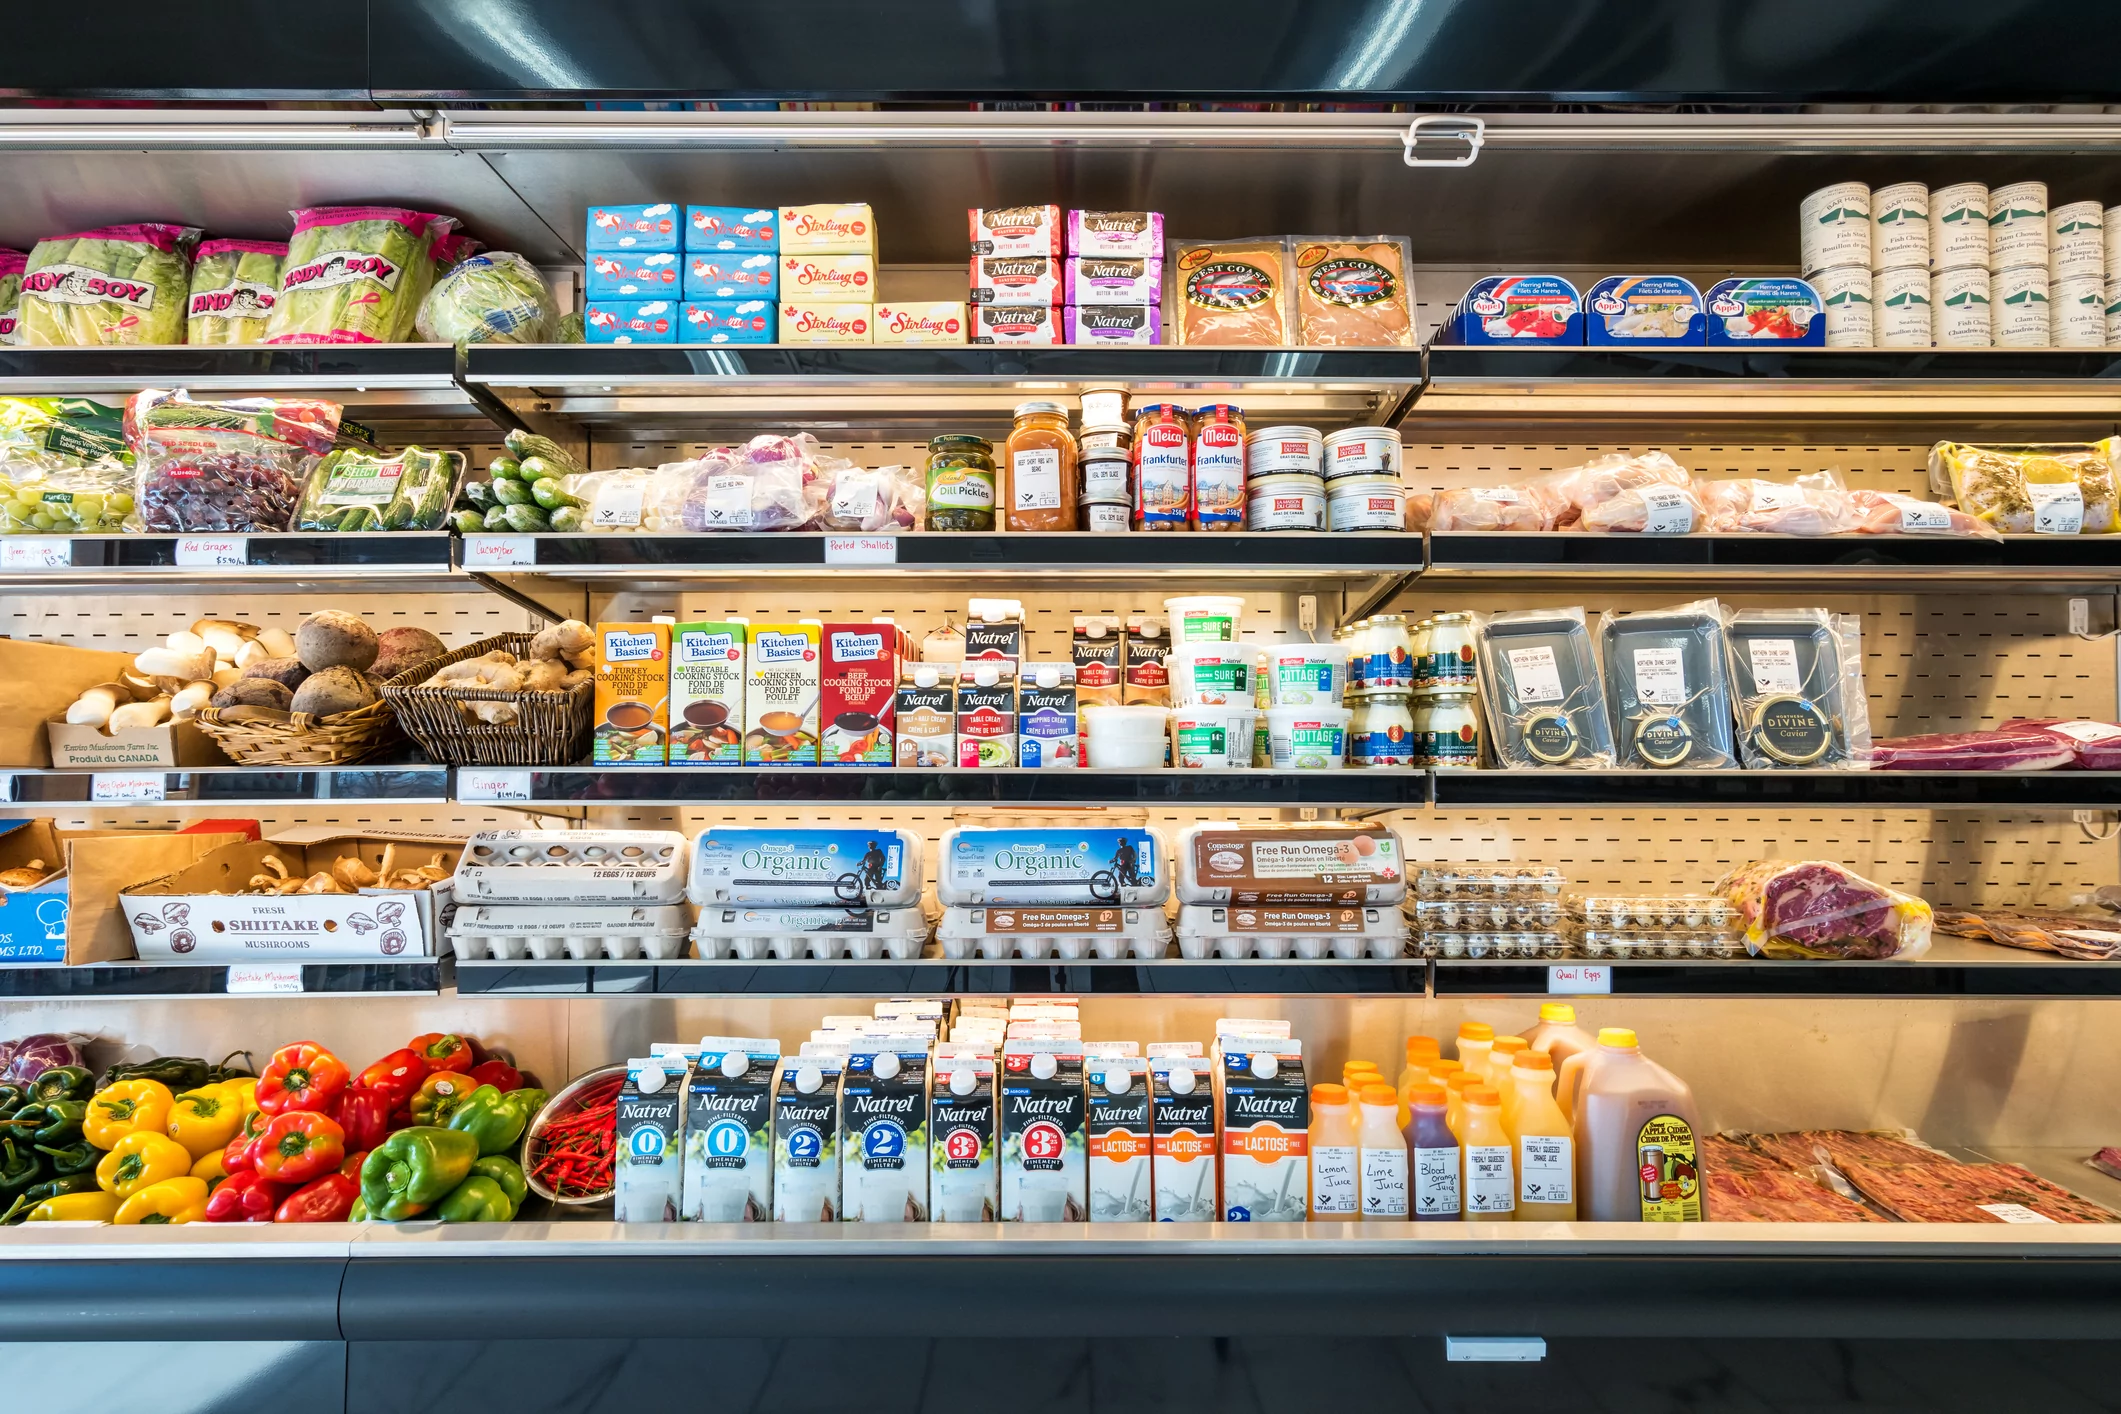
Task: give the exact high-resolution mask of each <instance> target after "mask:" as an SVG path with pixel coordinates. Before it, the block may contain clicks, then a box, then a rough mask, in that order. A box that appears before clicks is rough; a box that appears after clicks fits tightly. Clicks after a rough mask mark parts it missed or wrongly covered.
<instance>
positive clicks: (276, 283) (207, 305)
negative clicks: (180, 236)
mask: <svg viewBox="0 0 2121 1414" xmlns="http://www.w3.org/2000/svg"><path fill="white" fill-rule="evenodd" d="M286 259H287V246H286V244H285V243H284V242H279V241H223V240H217V241H207V242H205V243H203V244H202V245H200V247H199V253H198V254H197V256H195V257H194V258H193V260H192V267H191V299H190V301H189V302H188V304H187V305H186V307H185V324H184V342H185V343H187V344H262V343H264V342H265V326H266V324H267V322H268V321H269V320H271V318H272V311H273V306H274V305H276V304H278V303H279V302H280V266H281V264H282V262H284V261H285V260H286Z"/></svg>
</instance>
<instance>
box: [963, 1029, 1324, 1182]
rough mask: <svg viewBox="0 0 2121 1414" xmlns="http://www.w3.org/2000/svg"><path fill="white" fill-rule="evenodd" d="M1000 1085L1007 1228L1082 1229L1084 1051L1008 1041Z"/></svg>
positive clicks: (1062, 1044) (1076, 1045)
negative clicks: (1043, 1225) (1070, 1225)
mask: <svg viewBox="0 0 2121 1414" xmlns="http://www.w3.org/2000/svg"><path fill="white" fill-rule="evenodd" d="M1001 1083H1002V1114H1001V1154H1002V1164H1001V1180H1002V1181H1001V1193H1002V1212H1001V1217H1002V1221H1003V1222H1005V1223H1058V1222H1069V1223H1079V1222H1081V1221H1083V1219H1084V1216H1085V1214H1086V1213H1087V1212H1088V1209H1089V1192H1088V1173H1087V1169H1086V1166H1085V1147H1084V1146H1085V1139H1084V1135H1083V1119H1084V1105H1085V1097H1084V1093H1083V1043H1082V1042H1080V1041H1071V1040H1066V1039H1062V1038H1059V1037H1053V1038H1039V1039H1019V1040H1010V1041H1008V1042H1006V1043H1005V1045H1004V1048H1003V1051H1002V1082H1001ZM1300 1201H1301V1200H1299V1202H1300Z"/></svg>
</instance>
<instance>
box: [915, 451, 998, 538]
mask: <svg viewBox="0 0 2121 1414" xmlns="http://www.w3.org/2000/svg"><path fill="white" fill-rule="evenodd" d="M928 529H930V530H992V529H994V444H993V443H992V442H989V441H988V440H987V439H986V438H984V437H971V436H966V435H964V434H961V433H952V434H947V435H944V436H941V437H935V438H931V439H930V440H929V443H928Z"/></svg>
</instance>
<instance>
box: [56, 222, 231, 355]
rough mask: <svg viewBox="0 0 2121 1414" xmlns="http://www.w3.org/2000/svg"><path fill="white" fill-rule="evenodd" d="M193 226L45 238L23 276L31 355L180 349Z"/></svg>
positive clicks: (122, 228)
mask: <svg viewBox="0 0 2121 1414" xmlns="http://www.w3.org/2000/svg"><path fill="white" fill-rule="evenodd" d="M198 239H199V231H198V228H197V227H194V226H169V225H155V224H149V225H140V226H104V227H102V228H100V229H98V230H94V231H83V232H80V233H79V234H77V235H71V236H47V237H45V238H44V239H43V240H41V241H38V242H37V245H36V248H35V249H33V250H32V251H30V253H29V262H28V264H27V266H26V267H25V268H24V270H23V272H22V316H21V317H22V333H23V342H24V343H26V344H28V345H29V346H30V347H31V348H63V347H84V346H85V347H97V346H104V345H111V344H181V343H183V342H184V304H185V296H186V295H187V294H188V293H190V290H191V250H192V246H193V245H194V244H195V243H196V242H197V241H198Z"/></svg>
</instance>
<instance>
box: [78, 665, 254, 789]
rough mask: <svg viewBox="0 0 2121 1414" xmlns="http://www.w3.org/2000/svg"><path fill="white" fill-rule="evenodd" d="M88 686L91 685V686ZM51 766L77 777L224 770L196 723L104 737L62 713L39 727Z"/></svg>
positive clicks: (170, 724) (223, 758)
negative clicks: (206, 768) (48, 748)
mask: <svg viewBox="0 0 2121 1414" xmlns="http://www.w3.org/2000/svg"><path fill="white" fill-rule="evenodd" d="M91 686H93V684H91ZM44 730H45V736H46V740H47V741H48V742H49V743H50V746H51V758H52V765H54V766H57V767H62V768H66V769H71V770H77V771H147V770H153V769H154V768H156V767H158V766H160V767H163V768H165V769H168V770H172V771H181V770H189V769H191V768H192V767H195V766H226V765H228V764H229V760H228V757H227V756H225V755H223V754H222V751H221V747H220V744H219V743H218V742H216V741H215V740H214V739H213V738H212V737H210V736H208V735H207V734H206V733H205V732H203V731H201V730H200V729H199V724H198V723H196V722H164V723H162V724H161V725H160V726H155V727H145V728H141V729H139V730H136V731H125V732H105V731H104V730H103V729H102V728H101V727H88V726H81V725H79V724H78V723H70V722H68V721H67V720H66V718H65V714H64V713H63V712H62V713H61V714H60V715H59V716H56V717H54V718H52V719H51V720H50V721H48V722H46V723H45V724H44Z"/></svg>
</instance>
